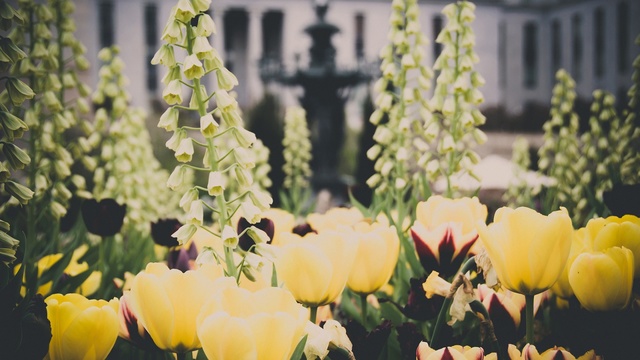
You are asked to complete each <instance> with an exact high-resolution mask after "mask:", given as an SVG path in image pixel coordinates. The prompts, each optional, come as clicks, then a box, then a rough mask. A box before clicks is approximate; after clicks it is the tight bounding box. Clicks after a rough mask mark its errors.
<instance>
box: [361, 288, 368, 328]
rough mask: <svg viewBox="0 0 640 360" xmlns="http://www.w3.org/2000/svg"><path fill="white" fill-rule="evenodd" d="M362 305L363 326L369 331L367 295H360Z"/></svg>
mask: <svg viewBox="0 0 640 360" xmlns="http://www.w3.org/2000/svg"><path fill="white" fill-rule="evenodd" d="M360 303H361V304H362V326H364V328H365V329H367V330H368V326H367V325H368V323H367V294H360Z"/></svg>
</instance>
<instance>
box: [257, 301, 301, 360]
mask: <svg viewBox="0 0 640 360" xmlns="http://www.w3.org/2000/svg"><path fill="white" fill-rule="evenodd" d="M248 320H249V324H250V326H251V330H253V333H254V335H253V339H254V341H255V342H256V349H257V351H258V360H282V359H289V358H290V357H291V354H292V353H293V349H294V348H295V346H296V341H299V340H300V338H301V337H302V331H301V330H302V328H301V327H300V326H299V324H300V321H299V320H297V319H296V318H294V317H293V316H291V315H289V314H286V313H282V312H279V313H276V314H268V313H260V314H256V315H254V316H252V317H251V318H249V319H248ZM296 333H297V335H298V336H296ZM267 334H268V336H267Z"/></svg>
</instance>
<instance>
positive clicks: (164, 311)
mask: <svg viewBox="0 0 640 360" xmlns="http://www.w3.org/2000/svg"><path fill="white" fill-rule="evenodd" d="M221 276H223V270H222V267H221V266H219V265H216V264H204V265H202V266H201V267H200V268H198V269H196V270H189V271H187V272H184V273H183V272H181V271H180V270H177V269H171V270H170V269H169V268H168V267H167V266H166V265H165V264H163V263H149V264H147V267H146V268H145V270H144V271H142V272H140V273H139V274H138V275H136V277H135V278H134V279H133V280H132V283H131V290H130V297H129V298H128V299H127V304H128V305H131V309H132V310H133V312H134V313H135V314H136V315H137V316H138V320H139V322H140V323H141V324H142V326H143V327H144V328H145V329H147V331H148V332H149V335H151V338H152V339H153V342H154V343H155V344H156V345H157V346H158V347H159V348H160V349H163V350H169V351H173V352H187V351H190V350H195V349H197V348H199V347H200V341H199V340H198V337H197V336H196V317H197V315H198V313H199V312H200V309H201V308H202V305H203V304H204V303H205V302H206V301H207V300H208V299H209V298H210V297H211V296H212V294H213V292H214V291H215V288H214V286H213V285H214V280H216V279H217V278H220V277H221Z"/></svg>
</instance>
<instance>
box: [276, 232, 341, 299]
mask: <svg viewBox="0 0 640 360" xmlns="http://www.w3.org/2000/svg"><path fill="white" fill-rule="evenodd" d="M277 272H278V277H279V278H281V279H282V281H283V282H284V284H285V286H286V287H287V289H289V290H290V291H291V293H292V294H293V296H294V297H295V298H296V300H298V301H299V302H301V303H303V304H307V305H311V306H319V305H323V302H324V300H325V298H326V296H325V294H326V293H327V291H328V289H329V286H330V284H331V277H332V276H333V266H332V262H331V260H330V259H329V257H328V256H327V255H325V253H324V252H323V251H322V250H320V249H319V248H318V247H317V246H314V245H311V244H306V243H303V244H290V245H287V246H286V247H285V249H284V251H283V253H282V254H281V256H280V258H279V259H278V262H277Z"/></svg>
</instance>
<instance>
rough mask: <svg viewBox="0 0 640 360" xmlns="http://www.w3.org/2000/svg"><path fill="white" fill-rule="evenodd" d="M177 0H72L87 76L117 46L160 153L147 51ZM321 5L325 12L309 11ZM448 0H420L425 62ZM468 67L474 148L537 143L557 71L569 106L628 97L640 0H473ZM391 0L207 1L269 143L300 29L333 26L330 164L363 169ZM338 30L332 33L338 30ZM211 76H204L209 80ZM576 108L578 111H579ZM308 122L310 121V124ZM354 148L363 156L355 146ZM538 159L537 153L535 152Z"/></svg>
mask: <svg viewBox="0 0 640 360" xmlns="http://www.w3.org/2000/svg"><path fill="white" fill-rule="evenodd" d="M175 3H176V2H175V1H174V0H78V1H76V13H75V15H74V16H76V17H77V19H76V21H77V26H78V31H77V36H78V38H79V40H80V41H82V42H83V43H84V44H86V46H87V48H88V53H87V56H88V58H89V60H90V62H91V63H92V64H93V66H92V68H91V69H90V70H89V71H88V72H86V73H85V74H84V76H85V78H84V81H86V82H87V83H88V84H90V85H95V83H96V82H97V79H98V68H99V64H100V63H99V60H98V59H97V53H98V51H99V50H100V49H101V48H102V47H106V46H110V45H113V44H116V45H118V46H119V47H120V50H121V57H122V58H123V60H124V61H125V63H126V65H127V68H126V69H125V71H124V72H125V74H126V76H128V78H129V80H130V84H129V89H130V92H131V95H132V97H131V102H132V103H133V105H135V106H140V107H143V108H145V109H146V110H148V112H149V114H150V116H149V118H148V125H149V129H150V131H152V133H153V134H155V135H154V137H155V139H156V140H157V143H158V146H157V154H158V156H159V157H160V158H166V159H168V160H167V162H166V165H167V167H168V168H170V167H171V166H172V165H173V164H172V163H171V161H170V158H171V157H172V156H170V153H167V154H169V156H166V155H164V154H165V153H164V152H163V149H162V147H163V144H164V141H166V139H165V137H166V136H168V135H166V134H165V133H164V132H162V131H161V132H158V131H157V130H156V129H155V125H156V124H157V119H158V117H159V114H161V112H162V111H163V110H164V108H165V106H166V105H165V104H164V102H163V101H162V99H161V94H162V90H163V84H162V82H161V79H162V77H163V76H164V71H165V69H164V68H163V67H161V66H153V65H151V64H150V60H151V58H152V57H153V55H154V53H155V52H156V51H157V49H158V48H159V47H160V45H161V43H162V42H161V40H160V37H161V34H162V31H163V28H164V24H165V21H166V19H168V17H169V12H170V9H171V7H172V6H173V5H175ZM325 3H326V4H328V6H329V7H328V11H327V12H326V16H325V17H324V21H322V20H320V18H319V16H318V14H316V11H315V9H314V7H315V6H317V5H325ZM447 3H448V1H433V0H431V1H426V0H419V4H420V19H421V25H422V31H423V33H424V34H425V35H426V36H427V38H428V39H430V43H429V44H428V45H427V49H426V50H427V51H426V54H427V56H426V61H427V64H428V65H430V66H431V65H432V64H433V61H434V60H435V58H436V57H437V56H438V54H439V52H440V51H441V45H440V44H437V43H435V41H434V40H435V38H436V36H437V34H438V33H439V31H440V30H441V29H442V27H443V26H444V25H445V24H444V23H443V22H444V16H443V15H442V14H441V13H440V11H441V10H442V8H443V7H444V6H445V5H446V4H447ZM474 3H475V4H476V5H477V9H476V20H475V22H474V23H473V28H474V30H475V33H476V51H477V53H478V55H479V57H480V63H479V64H477V66H476V69H477V70H478V71H479V72H480V73H481V74H482V75H483V76H484V78H485V79H486V85H485V86H484V87H483V88H481V91H482V92H483V94H484V96H485V103H484V104H483V105H482V107H481V110H482V111H483V113H484V114H485V115H486V117H487V123H486V124H485V125H484V126H483V127H482V129H483V130H484V131H486V132H487V134H488V136H489V141H488V143H487V144H486V145H484V146H482V147H481V148H479V149H478V152H479V153H480V155H482V156H487V155H489V154H498V155H500V156H501V157H503V158H505V159H509V158H510V156H511V145H512V143H513V140H514V138H515V134H525V135H526V136H527V138H528V139H529V140H530V143H531V144H532V146H533V147H535V146H536V145H537V144H539V142H540V141H541V135H540V133H541V132H542V124H543V123H544V121H545V120H547V119H548V111H549V105H550V104H549V101H550V98H551V91H552V88H553V85H554V82H555V79H554V75H555V72H556V71H557V70H558V69H560V68H564V69H566V70H567V71H568V72H569V73H570V74H571V75H572V76H573V78H574V79H575V80H576V84H577V86H576V90H577V93H578V97H579V99H578V100H577V102H576V110H577V112H578V114H579V115H581V116H580V118H581V119H583V121H587V120H588V111H589V104H590V102H591V98H592V95H591V94H592V91H593V90H594V89H603V90H607V91H609V92H611V93H613V94H615V95H616V97H617V98H618V99H619V100H618V104H619V106H622V105H623V104H624V103H626V101H627V100H626V92H627V90H628V89H629V87H630V86H631V84H632V79H631V74H632V66H631V64H632V61H633V59H634V58H635V57H636V56H637V55H638V53H639V52H640V48H639V47H638V46H636V45H634V39H635V37H636V36H637V35H638V34H640V22H639V21H638V19H640V1H637V0H477V1H475V2H474ZM390 9H391V1H390V0H330V1H329V0H316V1H312V0H214V1H213V2H212V4H211V10H210V14H211V15H212V17H213V19H214V21H215V22H216V25H217V34H216V35H214V36H212V43H213V45H214V47H215V48H216V49H217V51H218V52H219V53H220V54H221V56H222V58H223V59H224V61H225V64H226V65H227V67H228V68H229V69H230V70H231V71H233V72H234V73H235V75H236V76H237V77H238V80H239V83H240V84H239V86H238V87H236V92H237V98H238V101H239V103H240V105H241V107H242V108H243V109H244V112H245V116H244V118H245V121H246V122H247V123H248V126H249V128H251V129H252V130H253V131H254V132H256V133H257V135H258V137H260V138H261V139H262V140H263V141H264V142H265V144H266V145H267V146H269V147H271V150H272V152H279V149H280V148H279V141H280V140H279V139H280V138H281V136H282V135H281V125H282V118H283V112H284V108H285V107H286V106H288V105H293V104H297V103H298V101H299V99H300V98H301V97H302V96H303V92H304V91H303V89H302V87H301V86H296V84H293V83H292V81H291V79H292V78H293V77H295V76H294V75H295V74H296V71H297V70H300V69H307V68H309V66H310V61H311V59H310V55H309V48H310V47H311V44H312V41H311V37H310V36H309V34H308V32H305V29H307V30H308V27H309V26H310V25H312V24H318V23H323V22H324V23H328V24H333V25H334V26H335V30H336V31H335V35H334V36H332V38H331V41H332V45H333V46H334V47H335V53H333V54H330V55H331V56H330V58H331V61H332V62H333V63H332V64H331V66H332V67H334V68H335V69H336V71H337V72H342V73H344V74H357V75H358V76H357V80H354V81H353V84H352V86H348V87H343V88H340V89H339V91H340V94H339V95H340V97H341V98H342V99H344V102H345V115H344V116H345V122H344V124H345V126H344V128H345V129H344V132H345V136H344V138H345V142H344V146H343V147H342V149H341V154H342V155H341V156H340V160H339V162H340V163H339V164H337V168H338V169H339V172H340V175H341V176H344V177H346V178H347V179H351V180H353V179H355V181H356V182H359V181H358V178H361V177H363V176H367V175H363V174H360V175H359V174H358V173H359V172H366V169H364V170H363V169H362V166H363V165H361V164H359V160H358V159H359V158H361V159H362V158H363V155H362V154H363V153H364V151H366V149H367V148H368V146H367V145H366V139H364V140H362V139H360V135H361V134H364V136H363V138H364V137H365V136H369V137H370V136H371V134H368V135H367V134H366V133H367V129H366V124H367V123H368V122H367V121H366V119H367V117H368V114H369V113H370V112H371V111H372V110H371V106H372V105H371V102H370V98H371V96H375V94H372V90H371V87H372V84H373V81H375V79H376V78H377V76H378V72H377V71H378V69H377V67H378V60H377V59H378V53H379V51H380V49H381V48H382V47H383V46H384V45H385V44H386V43H387V41H388V40H387V31H388V17H389V14H390ZM338 30H339V31H338ZM212 83H213V82H212V80H211V79H210V80H209V82H207V80H205V85H211V84H212ZM583 114H584V115H583ZM312 131H315V130H314V129H313V127H312ZM359 154H360V155H359ZM272 160H273V163H272V166H273V170H272V174H271V176H272V178H273V180H274V183H275V184H278V177H279V176H280V175H279V173H280V170H279V169H278V161H279V159H278V158H277V156H276V155H273V159H272ZM533 163H535V160H534V161H533Z"/></svg>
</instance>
